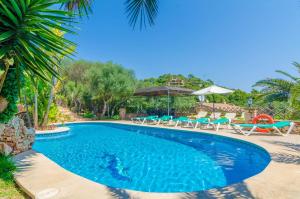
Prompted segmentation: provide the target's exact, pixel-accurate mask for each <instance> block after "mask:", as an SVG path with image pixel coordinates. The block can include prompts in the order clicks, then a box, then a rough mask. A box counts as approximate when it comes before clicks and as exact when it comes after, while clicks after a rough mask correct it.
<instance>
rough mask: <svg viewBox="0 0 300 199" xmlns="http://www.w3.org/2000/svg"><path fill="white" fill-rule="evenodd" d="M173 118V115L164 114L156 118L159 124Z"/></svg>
mask: <svg viewBox="0 0 300 199" xmlns="http://www.w3.org/2000/svg"><path fill="white" fill-rule="evenodd" d="M172 119H173V116H170V115H164V116H162V117H160V118H157V119H156V124H157V125H159V124H160V123H166V122H168V121H170V120H172Z"/></svg>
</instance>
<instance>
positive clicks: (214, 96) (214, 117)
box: [213, 95, 216, 119]
mask: <svg viewBox="0 0 300 199" xmlns="http://www.w3.org/2000/svg"><path fill="white" fill-rule="evenodd" d="M213 114H214V119H216V115H215V96H214V95H213Z"/></svg>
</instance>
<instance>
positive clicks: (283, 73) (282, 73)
mask: <svg viewBox="0 0 300 199" xmlns="http://www.w3.org/2000/svg"><path fill="white" fill-rule="evenodd" d="M276 72H277V73H279V74H281V75H284V76H286V77H288V78H290V79H291V80H293V81H299V78H298V77H295V76H293V75H291V74H289V73H287V72H285V71H282V70H276Z"/></svg>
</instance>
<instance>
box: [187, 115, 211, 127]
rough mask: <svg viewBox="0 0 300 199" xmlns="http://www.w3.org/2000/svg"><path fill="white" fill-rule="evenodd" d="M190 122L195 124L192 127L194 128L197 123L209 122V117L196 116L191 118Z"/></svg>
mask: <svg viewBox="0 0 300 199" xmlns="http://www.w3.org/2000/svg"><path fill="white" fill-rule="evenodd" d="M191 123H192V124H193V123H194V124H195V126H194V128H195V129H196V128H197V127H198V125H204V124H205V125H207V124H209V118H208V117H202V118H198V119H195V120H191Z"/></svg>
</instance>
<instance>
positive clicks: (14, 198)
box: [0, 154, 28, 199]
mask: <svg viewBox="0 0 300 199" xmlns="http://www.w3.org/2000/svg"><path fill="white" fill-rule="evenodd" d="M16 170H17V167H16V166H15V164H14V162H13V161H12V159H11V157H9V156H5V155H2V154H0V198H5V199H23V198H28V197H26V196H25V195H24V194H23V193H22V191H21V190H20V189H19V188H18V187H17V186H16V184H15V182H14V177H13V173H14V172H15V171H16Z"/></svg>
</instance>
